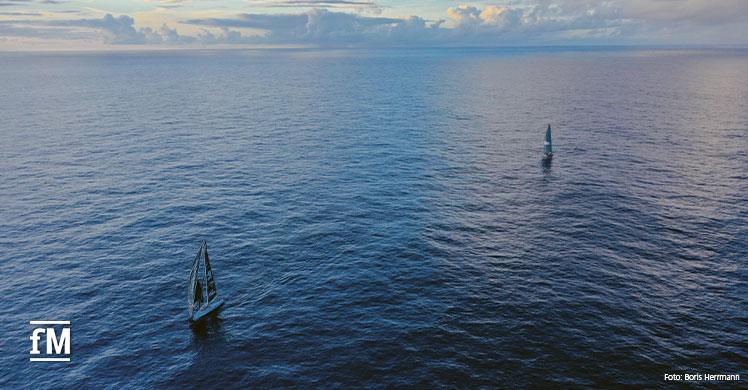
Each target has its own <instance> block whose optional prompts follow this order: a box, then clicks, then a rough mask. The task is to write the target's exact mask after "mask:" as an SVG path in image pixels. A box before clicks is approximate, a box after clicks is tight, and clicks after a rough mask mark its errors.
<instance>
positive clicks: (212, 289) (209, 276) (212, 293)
mask: <svg viewBox="0 0 748 390" xmlns="http://www.w3.org/2000/svg"><path fill="white" fill-rule="evenodd" d="M203 253H204V254H205V285H206V286H208V291H207V294H208V302H211V301H213V299H214V298H215V297H216V293H217V292H216V279H215V278H214V277H213V268H211V267H210V259H209V258H208V244H207V243H204V244H203Z"/></svg>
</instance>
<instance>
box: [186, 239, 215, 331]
mask: <svg viewBox="0 0 748 390" xmlns="http://www.w3.org/2000/svg"><path fill="white" fill-rule="evenodd" d="M187 303H188V305H189V320H190V321H193V322H194V321H198V320H200V319H201V318H203V317H205V316H206V315H208V314H210V313H211V312H213V311H215V310H216V309H218V308H219V307H221V306H222V305H223V299H221V298H218V291H216V279H215V276H214V275H213V269H212V268H211V267H210V259H209V258H208V243H207V242H205V241H203V244H202V245H200V249H199V250H198V251H197V256H195V260H194V261H193V262H192V271H190V282H189V286H188V288H187Z"/></svg>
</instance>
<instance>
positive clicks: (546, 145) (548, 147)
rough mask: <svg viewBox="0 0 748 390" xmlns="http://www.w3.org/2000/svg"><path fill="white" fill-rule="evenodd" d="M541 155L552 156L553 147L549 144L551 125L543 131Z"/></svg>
mask: <svg viewBox="0 0 748 390" xmlns="http://www.w3.org/2000/svg"><path fill="white" fill-rule="evenodd" d="M543 153H545V155H546V156H547V155H549V154H553V145H552V144H551V125H548V130H546V131H545V142H543Z"/></svg>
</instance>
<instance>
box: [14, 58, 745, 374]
mask: <svg viewBox="0 0 748 390" xmlns="http://www.w3.org/2000/svg"><path fill="white" fill-rule="evenodd" d="M747 69H748V51H740V50H572V49H569V50H456V49H455V50H409V51H406V50H392V51H363V50H358V51H357V50H353V51H333V50H329V51H314V50H275V51H272V50H270V51H205V52H203V51H192V52H134V53H133V52H127V53H126V52H122V53H61V54H49V53H47V54H19V53H15V54H13V53H5V54H1V55H0V86H2V88H0V118H2V120H1V121H0V136H1V137H2V141H0V178H1V179H2V180H1V181H2V186H0V205H2V212H1V215H2V218H0V232H1V234H0V251H2V253H3V257H2V262H3V265H2V270H3V280H4V282H3V283H0V296H2V297H3V300H2V305H0V318H1V319H0V324H2V335H3V340H2V343H1V344H0V348H1V350H2V354H1V355H0V387H3V388H21V387H26V388H47V387H57V388H103V387H108V386H111V387H113V388H143V387H146V388H150V387H158V388H184V387H196V386H199V387H205V388H216V387H300V388H317V387H324V388H335V387H343V388H358V387H380V386H403V385H411V386H419V387H423V388H433V387H442V386H448V387H526V386H530V385H537V386H547V387H573V388H585V387H604V386H611V385H622V384H630V385H640V386H646V387H659V386H662V385H665V384H666V383H665V382H664V381H663V374H665V373H683V372H686V373H714V374H741V377H743V378H742V379H743V381H745V379H748V378H746V376H748V371H747V370H746V367H747V366H748V352H747V351H748V342H747V341H746V340H748V302H747V301H748V271H747V270H746V261H747V260H748V72H746V70H747ZM548 123H551V124H552V126H553V129H554V148H555V157H554V159H553V161H552V164H550V166H542V165H541V163H540V159H541V155H542V147H543V136H544V132H545V127H546V125H547V124H548ZM201 240H207V241H208V243H209V246H210V253H211V259H212V263H213V267H214V272H215V275H216V280H217V285H218V291H219V294H220V295H221V296H223V297H224V298H225V299H226V302H227V303H226V306H225V308H224V309H223V311H221V312H220V313H219V315H218V316H217V318H215V319H213V320H211V321H209V322H208V323H206V324H202V325H199V326H196V327H190V326H189V325H188V323H187V320H186V318H187V309H186V306H187V302H186V301H187V299H186V298H187V297H186V290H187V285H186V284H187V277H188V273H189V268H190V265H191V261H192V259H193V257H194V255H195V252H196V251H197V249H198V247H199V245H200V242H201ZM39 319H56V320H70V321H71V324H72V325H71V327H72V343H71V344H72V361H71V362H70V363H31V362H29V360H28V358H29V350H30V341H29V336H30V333H31V330H32V327H31V326H30V325H29V321H30V320H39ZM707 384H708V383H701V384H694V387H697V386H701V385H707ZM735 384H736V383H733V385H735Z"/></svg>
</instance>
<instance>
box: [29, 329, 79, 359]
mask: <svg viewBox="0 0 748 390" xmlns="http://www.w3.org/2000/svg"><path fill="white" fill-rule="evenodd" d="M29 324H31V325H58V326H57V327H56V328H55V327H43V328H35V329H34V330H33V331H32V332H31V337H29V339H31V355H32V356H37V355H41V351H40V350H39V344H40V341H41V340H43V339H44V340H45V342H46V346H47V348H46V354H45V355H46V356H45V357H31V358H29V360H30V361H32V362H69V361H70V321H29ZM59 325H67V326H63V327H60V326H59ZM42 335H44V336H42Z"/></svg>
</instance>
